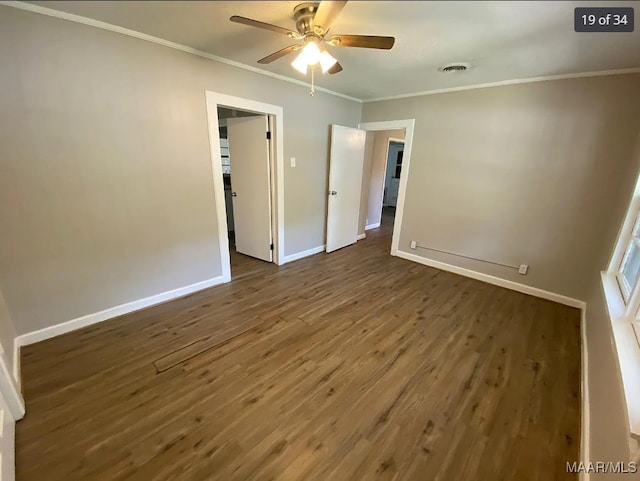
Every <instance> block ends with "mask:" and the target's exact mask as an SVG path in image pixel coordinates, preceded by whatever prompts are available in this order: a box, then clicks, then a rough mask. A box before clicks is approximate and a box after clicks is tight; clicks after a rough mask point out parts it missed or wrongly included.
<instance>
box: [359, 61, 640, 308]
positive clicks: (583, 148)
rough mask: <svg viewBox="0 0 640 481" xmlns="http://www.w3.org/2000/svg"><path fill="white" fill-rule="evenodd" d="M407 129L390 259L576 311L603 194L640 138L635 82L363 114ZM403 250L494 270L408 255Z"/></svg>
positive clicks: (547, 86) (446, 100)
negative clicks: (429, 264) (567, 301)
mask: <svg viewBox="0 0 640 481" xmlns="http://www.w3.org/2000/svg"><path fill="white" fill-rule="evenodd" d="M399 118H415V119H416V125H415V134H414V140H413V152H412V154H411V167H410V174H409V178H408V185H407V191H406V203H405V206H404V219H403V224H402V231H401V233H400V244H399V249H400V250H402V251H408V252H412V253H413V252H415V253H416V254H417V255H420V256H424V257H428V258H431V259H434V260H438V261H442V262H446V263H449V264H454V265H457V266H460V267H464V268H468V269H472V270H475V271H479V272H483V273H486V274H491V275H495V276H498V277H502V278H505V279H509V280H512V281H516V282H520V283H523V284H527V285H530V286H534V287H537V288H540V289H544V290H547V291H551V292H555V293H558V294H563V295H566V296H570V297H575V298H578V299H585V298H586V295H587V291H588V283H589V279H590V275H591V273H592V271H593V260H592V259H593V257H594V255H595V254H596V252H597V250H598V248H599V246H600V242H601V238H600V232H601V229H602V226H603V225H604V224H605V223H606V222H608V220H609V216H610V209H611V205H612V204H611V202H612V201H611V193H612V192H614V191H615V190H616V189H617V182H618V180H619V179H620V178H621V176H622V175H623V172H625V170H624V169H625V166H626V165H627V164H628V162H629V158H630V155H631V152H632V150H633V145H634V144H635V137H636V135H637V132H638V128H639V126H640V75H637V74H635V75H618V76H609V77H597V78H583V79H571V80H558V81H551V82H538V83H530V84H522V85H513V86H506V87H498V88H485V89H477V90H469V91H462V92H452V93H445V94H438V95H426V96H421V97H413V98H408V99H401V100H391V101H383V102H375V103H366V104H365V105H364V107H363V122H371V121H381V120H389V119H399ZM411 240H416V241H418V243H419V244H421V245H424V246H428V247H432V248H435V249H440V250H446V251H449V252H455V253H459V254H464V255H467V256H473V257H478V258H481V259H487V260H492V261H496V262H501V263H505V264H513V265H519V264H528V265H529V266H530V270H529V274H528V275H526V276H521V275H519V274H518V273H517V272H516V271H515V270H513V269H507V268H503V267H499V266H493V265H491V264H486V263H482V262H478V261H473V260H467V259H462V258H459V257H455V256H451V255H447V254H438V253H435V252H433V251H428V250H420V249H419V250H417V251H411V250H410V249H409V243H410V241H411Z"/></svg>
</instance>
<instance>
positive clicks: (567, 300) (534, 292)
mask: <svg viewBox="0 0 640 481" xmlns="http://www.w3.org/2000/svg"><path fill="white" fill-rule="evenodd" d="M395 255H397V256H398V257H401V258H402V259H407V260H409V261H413V262H417V263H419V264H424V265H425V266H429V267H435V268H437V269H442V270H443V271H448V272H453V273H454V274H459V275H461V276H465V277H470V278H471V279H477V280H479V281H483V282H487V283H488V284H493V285H496V286H500V287H504V288H506V289H511V290H512V291H517V292H522V293H523V294H529V295H531V296H535V297H540V298H542V299H547V300H549V301H553V302H558V303H560V304H564V305H566V306H570V307H577V308H578V309H584V307H585V306H586V304H585V302H584V301H581V300H579V299H574V298H572V297H567V296H563V295H561V294H556V293H555V292H549V291H545V290H544V289H539V288H537V287H531V286H527V285H525V284H520V283H519V282H514V281H509V280H507V279H502V278H500V277H495V276H491V275H489V274H483V273H482V272H477V271H472V270H470V269H465V268H463V267H458V266H454V265H451V264H446V263H444V262H440V261H434V260H433V259H427V258H426V257H421V256H418V255H416V254H410V253H408V252H404V251H400V250H399V251H397V252H396V254H395Z"/></svg>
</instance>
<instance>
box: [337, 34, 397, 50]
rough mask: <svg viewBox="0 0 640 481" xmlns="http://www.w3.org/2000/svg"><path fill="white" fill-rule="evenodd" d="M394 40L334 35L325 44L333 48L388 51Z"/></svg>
mask: <svg viewBox="0 0 640 481" xmlns="http://www.w3.org/2000/svg"><path fill="white" fill-rule="evenodd" d="M395 41H396V39H395V38H394V37H379V36H377V35H334V36H333V37H331V38H330V39H328V40H327V42H328V43H329V44H330V45H333V46H335V47H360V48H379V49H382V50H390V49H391V47H393V44H394V43H395Z"/></svg>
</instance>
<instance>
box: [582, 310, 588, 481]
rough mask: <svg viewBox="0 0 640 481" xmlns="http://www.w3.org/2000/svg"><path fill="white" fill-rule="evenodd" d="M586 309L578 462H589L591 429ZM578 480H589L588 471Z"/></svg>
mask: <svg viewBox="0 0 640 481" xmlns="http://www.w3.org/2000/svg"><path fill="white" fill-rule="evenodd" d="M586 313H587V309H586V306H585V307H584V308H583V309H582V310H581V313H580V337H581V342H582V376H581V378H582V379H581V381H582V382H581V383H580V390H581V394H582V406H581V411H582V419H581V427H580V462H582V463H584V464H585V465H588V464H589V457H590V455H589V445H590V439H591V437H590V430H591V411H590V407H589V350H588V348H587V314H586ZM580 481H589V473H588V472H587V471H582V472H581V473H580Z"/></svg>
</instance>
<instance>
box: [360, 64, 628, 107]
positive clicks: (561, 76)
mask: <svg viewBox="0 0 640 481" xmlns="http://www.w3.org/2000/svg"><path fill="white" fill-rule="evenodd" d="M632 73H640V67H634V68H625V69H618V70H596V71H593V72H579V73H567V74H559V75H545V76H542V77H530V78H523V79H513V80H501V81H498V82H487V83H482V84H474V85H464V86H461V87H448V88H443V89H434V90H424V91H422V92H412V93H406V94H400V95H390V96H388V97H376V98H373V99H364V100H363V101H362V102H363V103H365V104H366V103H370V102H382V101H384V100H398V99H406V98H410V97H422V96H423V95H435V94H445V93H448V92H460V91H463V90H476V89H486V88H491V87H504V86H507V85H519V84H528V83H536V82H546V81H549V80H566V79H572V78H585V77H606V76H609V75H625V74H632Z"/></svg>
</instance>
